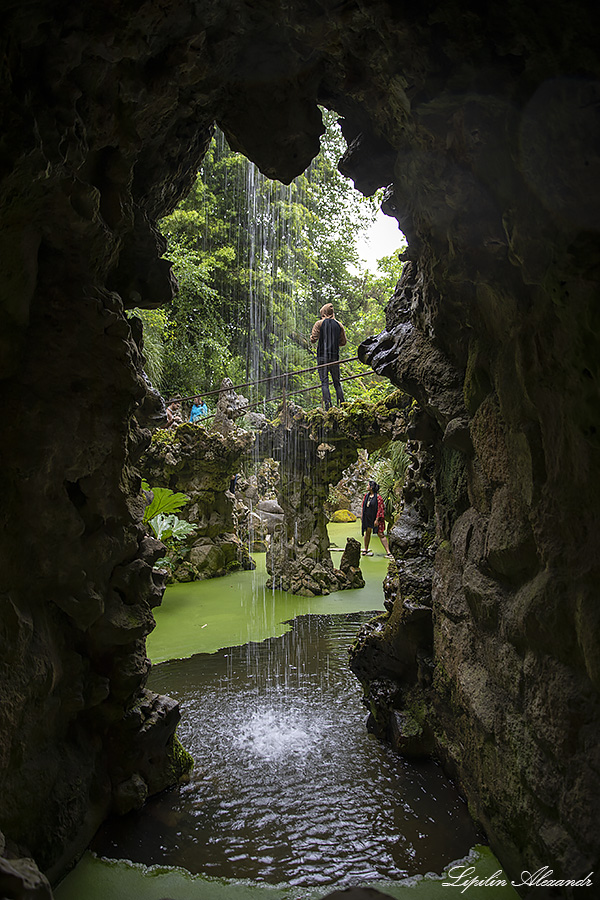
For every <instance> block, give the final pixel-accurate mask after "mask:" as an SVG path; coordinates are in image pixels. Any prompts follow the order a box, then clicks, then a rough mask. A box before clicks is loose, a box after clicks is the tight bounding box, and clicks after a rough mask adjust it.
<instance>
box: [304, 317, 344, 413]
mask: <svg viewBox="0 0 600 900" xmlns="http://www.w3.org/2000/svg"><path fill="white" fill-rule="evenodd" d="M319 315H320V316H321V318H320V319H319V321H318V322H315V324H314V325H313V329H312V331H311V334H310V339H311V342H312V343H313V344H317V341H318V344H317V365H319V366H321V365H322V364H323V363H328V365H323V366H322V368H321V369H319V378H320V379H321V390H322V391H323V403H324V405H325V409H331V394H330V393H329V375H328V372H331V378H332V380H333V386H334V388H335V395H336V397H337V402H338V406H339V405H340V403H343V402H344V392H343V391H342V385H341V384H340V366H339V362H338V360H339V358H340V347H343V346H344V345H345V343H346V332H345V331H344V326H343V325H342V323H341V322H338V321H337V319H336V317H335V316H334V314H333V304H332V303H326V304H325V306H323V307H321V311H320V312H319Z"/></svg>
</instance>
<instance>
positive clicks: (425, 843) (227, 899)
mask: <svg viewBox="0 0 600 900" xmlns="http://www.w3.org/2000/svg"><path fill="white" fill-rule="evenodd" d="M349 535H352V536H354V537H358V538H360V529H359V525H358V523H357V524H356V525H354V526H348V525H337V526H330V536H331V539H332V542H333V543H334V544H337V545H339V546H340V547H343V546H344V544H345V539H346V536H349ZM372 549H373V550H374V552H375V555H374V556H373V557H367V558H363V559H362V561H361V568H362V570H363V574H364V576H365V580H366V582H367V584H366V587H365V588H364V589H362V590H357V591H343V592H340V593H337V594H331V595H329V596H327V597H314V598H303V597H297V596H294V595H290V594H286V593H284V592H281V591H268V590H266V589H265V588H264V583H265V581H266V573H265V569H264V556H260V555H259V556H256V557H255V559H256V560H257V569H256V570H255V571H254V572H241V573H236V574H235V575H232V576H227V577H225V578H219V579H212V580H208V581H204V582H199V583H195V584H191V585H176V586H172V587H169V588H168V589H167V591H166V593H165V597H164V600H163V604H162V607H160V608H159V609H158V610H156V611H155V613H156V620H157V628H156V629H155V631H154V632H153V634H152V635H151V637H150V639H149V641H148V650H149V656H150V657H151V659H152V660H153V662H154V663H155V665H154V667H153V670H152V673H151V677H150V681H149V687H150V688H151V689H153V690H156V691H159V692H161V693H167V694H169V695H170V696H173V697H175V698H176V699H177V700H178V701H179V703H180V706H181V710H182V721H181V725H180V729H179V733H180V737H181V739H182V742H183V743H184V745H185V746H186V747H187V748H188V749H190V751H191V752H192V754H193V756H194V758H195V760H196V766H195V769H194V772H193V773H192V776H191V778H190V782H189V783H188V784H186V785H182V786H180V787H177V788H175V789H173V790H171V791H166V792H164V793H163V794H162V795H160V796H159V797H156V798H151V800H150V801H149V802H148V803H147V804H146V807H144V810H142V811H139V812H134V813H130V814H129V815H128V816H125V817H122V818H120V819H113V820H111V821H109V822H108V823H106V824H105V825H104V826H103V827H102V829H100V832H99V834H98V836H97V837H96V839H95V842H94V843H93V844H92V850H93V852H88V853H86V854H85V856H84V857H83V859H82V860H81V861H80V863H79V864H78V866H77V867H76V868H75V869H74V870H73V871H72V872H71V873H70V874H69V875H68V876H67V877H66V878H65V879H64V880H63V882H62V883H61V884H60V885H59V886H58V887H57V888H56V890H55V896H56V898H57V900H81V898H85V900H100V898H102V900H125V898H130V897H136V898H137V897H139V898H148V900H162V898H171V900H195V898H198V900H200V898H202V900H261V898H262V900H270V898H272V900H280V898H281V900H318V898H321V897H324V896H325V895H326V894H327V893H330V892H331V891H332V890H335V889H340V888H343V887H347V886H348V885H350V884H363V885H368V886H372V887H376V888H377V889H378V890H379V891H381V892H383V893H385V894H387V895H388V896H390V897H395V898H400V900H403V898H405V897H407V898H410V897H416V898H431V900H436V898H444V897H445V898H448V897H452V896H455V895H456V894H460V891H461V889H460V888H458V889H457V887H456V885H454V890H452V887H451V886H449V885H452V881H451V880H450V881H448V879H449V876H448V875H444V874H443V873H444V869H445V868H447V867H449V866H451V865H456V864H458V863H452V862H451V861H452V860H461V862H460V865H461V866H463V867H464V868H463V869H462V870H461V871H466V869H467V868H468V869H469V870H470V871H469V874H468V876H466V875H465V878H467V877H468V878H473V877H474V876H475V877H477V878H479V879H480V880H484V879H487V878H490V877H491V878H492V881H495V882H498V881H499V880H505V881H506V882H507V883H506V884H505V885H501V886H498V885H496V886H486V887H485V889H484V888H471V889H468V890H467V892H466V893H467V895H468V896H477V897H479V896H483V897H484V898H489V900H509V898H511V900H515V898H516V897H517V894H516V892H515V891H514V890H513V888H512V887H510V884H509V883H508V879H507V878H506V876H504V875H503V874H502V872H501V866H500V864H499V863H498V861H497V860H496V859H495V857H494V856H493V855H492V853H491V852H490V850H489V848H487V847H485V846H481V845H480V844H479V843H478V838H477V831H476V829H475V828H474V827H473V826H472V824H471V823H470V820H469V818H468V814H467V812H466V808H465V807H464V803H463V802H462V800H461V799H460V798H459V797H458V795H457V794H456V792H455V790H454V788H453V786H452V785H451V783H450V782H448V780H447V779H446V778H445V776H444V775H443V773H442V772H441V770H440V769H439V767H437V766H435V765H434V764H432V763H430V764H424V765H422V766H414V765H411V764H409V763H407V762H406V761H405V760H402V759H401V758H400V757H398V756H396V755H395V754H394V753H393V752H392V751H391V749H390V748H389V747H387V746H386V745H384V744H382V743H381V742H379V741H377V740H376V739H375V738H374V737H373V736H372V735H369V734H368V733H367V731H366V728H365V717H366V711H365V710H364V708H363V707H362V706H361V703H360V694H361V691H360V686H359V685H358V683H357V682H356V679H354V676H352V674H351V673H350V672H349V669H348V665H347V647H348V645H349V643H351V641H352V640H353V637H354V635H355V634H356V631H357V629H358V627H359V625H360V622H361V621H365V620H366V619H367V618H369V617H370V615H371V614H372V613H376V612H380V611H381V610H382V609H383V594H382V589H381V583H382V580H383V578H384V576H385V573H386V571H387V566H388V563H387V560H386V559H385V558H384V556H383V549H382V548H381V546H380V544H379V542H378V541H377V540H374V541H372ZM339 555H341V554H336V556H339ZM334 559H335V557H334ZM159 663H160V664H159ZM469 848H471V849H470V850H469ZM434 873H436V874H434ZM496 873H500V874H496ZM494 876H495V877H494ZM445 881H446V884H444V882H445Z"/></svg>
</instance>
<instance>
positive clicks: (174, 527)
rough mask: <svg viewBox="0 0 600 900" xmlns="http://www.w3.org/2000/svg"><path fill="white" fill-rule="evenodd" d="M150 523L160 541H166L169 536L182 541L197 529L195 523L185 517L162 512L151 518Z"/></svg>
mask: <svg viewBox="0 0 600 900" xmlns="http://www.w3.org/2000/svg"><path fill="white" fill-rule="evenodd" d="M148 524H149V525H150V528H151V529H152V531H153V532H154V534H155V535H156V537H157V538H158V540H159V541H166V540H168V539H169V538H173V540H176V541H182V540H183V539H184V538H186V537H188V536H189V535H190V534H193V532H194V531H195V530H196V528H195V526H194V525H191V524H190V523H189V522H186V521H185V520H184V519H180V518H179V517H178V516H173V515H170V516H165V515H163V514H162V513H159V514H158V515H156V516H153V517H152V518H151V519H149V520H148Z"/></svg>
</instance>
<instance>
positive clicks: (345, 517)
mask: <svg viewBox="0 0 600 900" xmlns="http://www.w3.org/2000/svg"><path fill="white" fill-rule="evenodd" d="M331 521H332V522H356V516H355V515H354V513H353V512H350V510H349V509H336V511H335V512H334V513H333V515H332V516H331Z"/></svg>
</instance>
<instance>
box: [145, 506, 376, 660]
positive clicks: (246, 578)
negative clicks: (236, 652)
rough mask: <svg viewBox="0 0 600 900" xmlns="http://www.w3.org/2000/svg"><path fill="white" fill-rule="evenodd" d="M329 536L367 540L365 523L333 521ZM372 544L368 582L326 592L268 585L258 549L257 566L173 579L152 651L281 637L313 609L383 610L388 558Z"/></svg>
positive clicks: (166, 654) (188, 652)
mask: <svg viewBox="0 0 600 900" xmlns="http://www.w3.org/2000/svg"><path fill="white" fill-rule="evenodd" d="M329 536H330V540H331V542H332V545H334V546H338V547H340V548H343V547H345V546H346V538H347V537H354V538H356V539H357V540H361V535H360V523H359V522H355V523H354V524H353V525H346V524H340V525H330V526H329ZM371 549H372V550H373V551H374V555H373V556H365V557H362V558H361V569H362V572H363V575H364V578H365V582H366V584H365V587H364V588H361V589H360V590H356V591H339V592H338V593H334V594H329V595H327V596H325V597H298V596H296V595H295V594H288V593H286V592H285V591H272V590H267V589H266V588H265V587H264V585H265V582H266V580H267V577H268V576H267V571H266V568H265V554H264V553H258V554H254V557H253V558H254V560H255V561H256V569H255V570H254V571H253V572H234V573H232V574H231V575H228V576H226V577H224V578H210V579H207V580H206V581H199V582H194V583H191V584H177V585H172V586H170V587H169V588H167V590H166V592H165V596H164V599H163V602H162V606H160V607H159V608H158V609H156V610H155V611H154V615H155V618H156V624H157V627H156V628H155V630H154V631H153V632H152V634H151V635H150V636H149V638H148V642H147V648H148V656H149V657H150V659H151V660H152V662H153V663H161V662H164V661H165V660H167V659H182V658H184V657H187V656H192V655H193V654H194V653H214V652H215V651H216V650H220V649H221V648H222V647H233V646H240V645H242V644H247V643H249V642H252V641H263V640H264V639H265V638H268V637H279V636H280V635H282V634H285V633H286V632H287V631H289V630H290V625H289V624H288V623H289V622H290V620H291V619H293V618H295V617H296V616H302V615H307V614H311V613H313V614H315V615H318V614H323V613H350V612H360V611H363V610H370V609H372V610H377V611H378V612H383V594H382V590H381V584H382V582H383V579H384V577H385V574H386V572H387V569H388V561H387V559H385V556H384V552H383V548H382V547H381V544H380V543H379V541H378V539H376V538H373V539H372V540H371ZM331 555H332V557H333V562H334V565H339V561H340V559H341V556H342V554H341V553H340V552H336V551H332V554H331Z"/></svg>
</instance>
